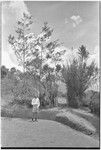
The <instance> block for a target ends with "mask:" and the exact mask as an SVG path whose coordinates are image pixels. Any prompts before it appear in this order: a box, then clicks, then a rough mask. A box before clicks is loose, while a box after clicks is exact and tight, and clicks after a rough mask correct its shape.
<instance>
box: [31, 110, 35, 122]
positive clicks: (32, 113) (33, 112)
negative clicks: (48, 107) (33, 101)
mask: <svg viewBox="0 0 101 150" xmlns="http://www.w3.org/2000/svg"><path fill="white" fill-rule="evenodd" d="M34 116H35V115H34V112H32V121H33V119H35V118H34Z"/></svg>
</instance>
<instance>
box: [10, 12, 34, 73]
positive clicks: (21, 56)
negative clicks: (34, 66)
mask: <svg viewBox="0 0 101 150" xmlns="http://www.w3.org/2000/svg"><path fill="white" fill-rule="evenodd" d="M32 23H33V21H32V16H31V15H28V14H25V13H23V17H22V18H21V19H20V20H19V21H18V22H17V29H16V33H17V38H16V37H14V36H12V35H9V37H8V41H9V43H10V45H11V46H12V49H13V50H14V52H15V55H16V56H17V60H18V62H19V65H22V66H23V72H25V69H26V66H25V62H26V59H27V57H28V55H29V51H28V50H29V49H28V48H29V42H28V40H29V38H30V37H29V38H28V37H27V32H28V31H29V30H30V25H31V24H32Z"/></svg>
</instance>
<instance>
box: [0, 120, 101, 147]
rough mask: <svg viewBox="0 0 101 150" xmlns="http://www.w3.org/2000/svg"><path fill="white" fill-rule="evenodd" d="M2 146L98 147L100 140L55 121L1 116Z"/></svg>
mask: <svg viewBox="0 0 101 150" xmlns="http://www.w3.org/2000/svg"><path fill="white" fill-rule="evenodd" d="M1 135H2V141H1V143H2V146H6V147H98V146H99V142H98V141H97V140H94V139H93V138H91V137H89V136H87V135H84V134H82V133H80V132H77V131H75V130H73V129H71V128H69V127H67V126H65V125H62V124H60V123H58V122H55V121H50V120H39V121H38V122H32V121H31V120H23V119H9V118H1Z"/></svg>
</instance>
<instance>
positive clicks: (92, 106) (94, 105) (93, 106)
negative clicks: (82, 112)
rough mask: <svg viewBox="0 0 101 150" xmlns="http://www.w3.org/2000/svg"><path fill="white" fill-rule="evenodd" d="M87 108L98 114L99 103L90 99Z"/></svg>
mask: <svg viewBox="0 0 101 150" xmlns="http://www.w3.org/2000/svg"><path fill="white" fill-rule="evenodd" d="M89 109H90V110H91V113H94V114H96V115H97V116H100V104H99V103H96V102H94V101H91V102H90V103H89Z"/></svg>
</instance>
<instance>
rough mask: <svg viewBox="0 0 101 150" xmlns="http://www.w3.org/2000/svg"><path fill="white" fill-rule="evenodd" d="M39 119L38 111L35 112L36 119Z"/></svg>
mask: <svg viewBox="0 0 101 150" xmlns="http://www.w3.org/2000/svg"><path fill="white" fill-rule="evenodd" d="M37 119H38V112H35V121H37Z"/></svg>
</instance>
